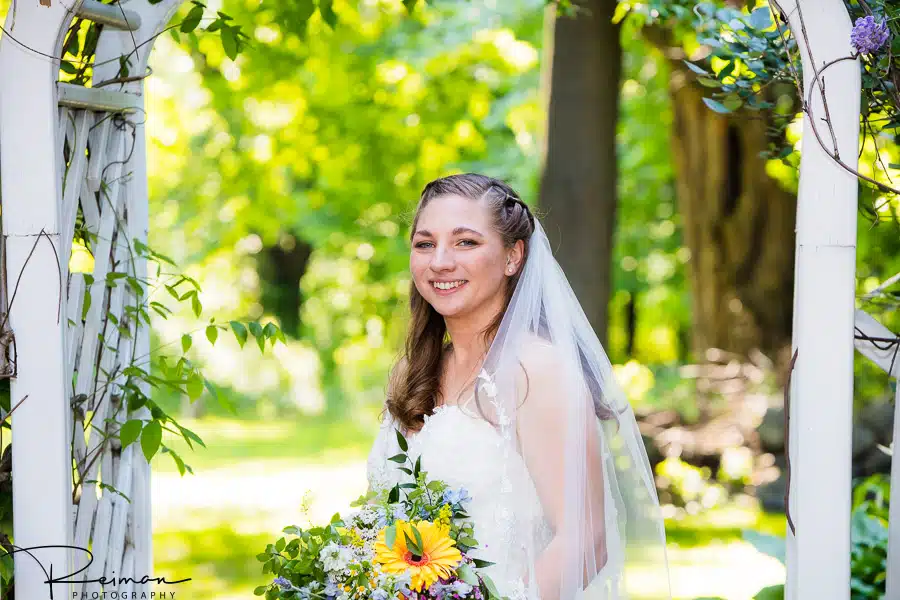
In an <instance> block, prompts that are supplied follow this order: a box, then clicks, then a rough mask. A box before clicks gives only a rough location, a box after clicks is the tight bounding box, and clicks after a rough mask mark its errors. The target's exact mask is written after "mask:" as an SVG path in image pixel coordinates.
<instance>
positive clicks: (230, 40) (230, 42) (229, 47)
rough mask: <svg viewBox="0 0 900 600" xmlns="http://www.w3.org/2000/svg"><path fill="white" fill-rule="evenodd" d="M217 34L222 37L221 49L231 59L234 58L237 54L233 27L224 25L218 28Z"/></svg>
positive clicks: (236, 42)
mask: <svg viewBox="0 0 900 600" xmlns="http://www.w3.org/2000/svg"><path fill="white" fill-rule="evenodd" d="M219 35H220V36H221V38H222V49H223V50H224V51H225V55H226V56H227V57H228V58H230V59H231V60H234V59H236V58H237V55H238V39H237V34H236V33H235V30H234V28H233V27H230V26H228V25H225V26H223V27H222V29H220V30H219Z"/></svg>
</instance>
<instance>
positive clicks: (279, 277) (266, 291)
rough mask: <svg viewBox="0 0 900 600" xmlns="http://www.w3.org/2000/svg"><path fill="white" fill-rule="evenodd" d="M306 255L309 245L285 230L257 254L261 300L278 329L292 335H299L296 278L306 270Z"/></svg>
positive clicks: (298, 287) (308, 254)
mask: <svg viewBox="0 0 900 600" xmlns="http://www.w3.org/2000/svg"><path fill="white" fill-rule="evenodd" d="M310 254H312V246H310V245H309V244H308V243H307V242H305V241H304V240H301V239H298V238H296V237H294V236H293V235H292V234H289V233H284V234H282V236H281V240H280V242H279V243H278V244H277V245H274V246H268V247H266V248H264V249H263V251H262V252H260V254H259V256H260V260H259V264H258V267H257V271H258V273H259V277H260V280H261V283H262V285H261V290H260V291H261V294H260V296H261V298H260V300H261V303H262V305H263V307H265V309H266V310H267V311H269V312H271V313H272V314H274V315H275V316H276V317H277V318H278V320H279V321H280V323H281V329H282V331H284V332H285V334H287V335H290V336H293V337H297V336H299V334H300V305H301V304H302V303H303V298H302V297H301V294H300V279H301V278H302V277H303V275H304V273H306V266H307V264H308V263H309V257H310Z"/></svg>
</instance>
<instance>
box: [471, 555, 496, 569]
mask: <svg viewBox="0 0 900 600" xmlns="http://www.w3.org/2000/svg"><path fill="white" fill-rule="evenodd" d="M472 562H473V563H474V564H475V568H476V569H483V568H485V567H490V566H491V565H493V564H495V563H492V562H491V561H489V560H481V559H480V558H473V559H472Z"/></svg>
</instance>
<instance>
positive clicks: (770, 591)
mask: <svg viewBox="0 0 900 600" xmlns="http://www.w3.org/2000/svg"><path fill="white" fill-rule="evenodd" d="M753 600H784V584H783V583H782V584H779V585H770V586H768V587H764V588H763V589H761V590H759V591H758V592H757V593H756V595H755V596H753Z"/></svg>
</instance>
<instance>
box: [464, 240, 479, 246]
mask: <svg viewBox="0 0 900 600" xmlns="http://www.w3.org/2000/svg"><path fill="white" fill-rule="evenodd" d="M459 243H460V244H466V245H467V246H477V245H478V243H477V242H476V241H475V240H460V241H459Z"/></svg>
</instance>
